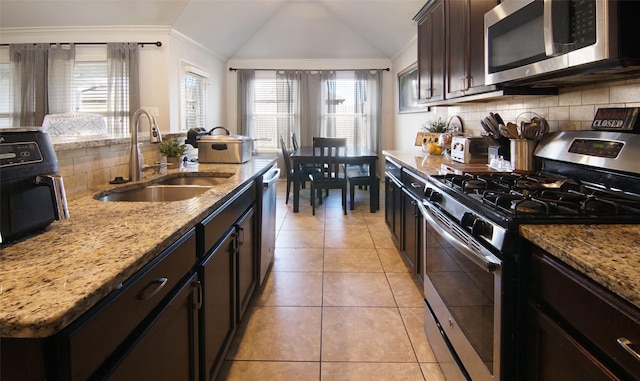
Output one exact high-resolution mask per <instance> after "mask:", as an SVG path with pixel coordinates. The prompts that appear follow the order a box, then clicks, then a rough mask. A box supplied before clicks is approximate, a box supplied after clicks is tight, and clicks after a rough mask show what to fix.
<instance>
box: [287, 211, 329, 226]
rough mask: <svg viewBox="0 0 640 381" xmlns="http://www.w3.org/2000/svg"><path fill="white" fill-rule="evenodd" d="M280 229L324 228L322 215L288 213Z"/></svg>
mask: <svg viewBox="0 0 640 381" xmlns="http://www.w3.org/2000/svg"><path fill="white" fill-rule="evenodd" d="M281 230H324V216H319V215H315V216H313V215H311V214H309V215H306V214H301V213H289V214H288V215H287V217H286V218H285V219H284V222H283V224H282V229H281Z"/></svg>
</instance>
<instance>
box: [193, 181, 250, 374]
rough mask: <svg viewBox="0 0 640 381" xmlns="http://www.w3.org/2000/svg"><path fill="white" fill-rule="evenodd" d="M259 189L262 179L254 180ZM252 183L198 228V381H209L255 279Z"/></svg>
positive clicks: (241, 314)
mask: <svg viewBox="0 0 640 381" xmlns="http://www.w3.org/2000/svg"><path fill="white" fill-rule="evenodd" d="M259 180H260V181H259V183H260V186H261V185H262V183H261V178H260V179H259ZM256 184H258V180H256V182H252V183H250V184H248V185H247V186H245V187H244V188H243V189H242V190H240V191H239V192H238V193H237V194H236V195H235V196H233V197H232V198H230V199H229V200H228V201H227V202H225V204H224V205H223V206H222V207H220V208H219V209H218V210H216V211H215V212H214V213H212V214H211V215H210V216H208V217H207V218H205V219H204V220H203V221H202V223H201V224H199V226H198V233H199V236H200V238H201V240H200V242H201V244H202V245H203V246H202V247H201V248H200V249H199V250H201V251H200V252H202V253H205V254H204V255H203V259H202V260H201V261H200V262H199V263H198V266H197V268H198V274H199V275H200V279H201V282H202V299H203V303H202V308H201V309H200V348H201V351H200V354H201V357H200V359H201V362H200V369H201V370H200V373H201V375H202V376H201V380H202V381H208V380H214V379H215V378H216V377H217V374H218V373H219V371H220V367H221V366H222V363H223V361H224V356H225V355H226V353H227V351H228V350H229V344H230V343H231V341H232V339H233V337H234V334H235V332H236V327H237V326H238V323H239V322H240V321H241V320H242V317H243V316H244V313H245V311H246V308H247V306H248V305H249V302H250V300H251V297H252V296H253V291H254V290H255V288H256V284H257V279H258V267H257V266H258V253H259V251H258V247H257V242H258V238H257V237H258V234H257V229H258V226H257V222H256V216H257V213H256V208H257V206H256V205H255V202H256V200H257V193H256V192H257V189H258V187H257V185H256Z"/></svg>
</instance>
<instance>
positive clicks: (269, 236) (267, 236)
mask: <svg viewBox="0 0 640 381" xmlns="http://www.w3.org/2000/svg"><path fill="white" fill-rule="evenodd" d="M279 177H280V168H278V167H273V168H271V169H270V170H269V171H268V172H267V173H265V175H264V176H263V178H262V184H263V187H264V189H263V190H262V241H261V244H262V247H261V249H260V285H262V284H263V283H264V280H265V278H266V276H267V271H268V270H269V266H271V262H273V254H274V250H275V246H276V185H277V184H278V178H279Z"/></svg>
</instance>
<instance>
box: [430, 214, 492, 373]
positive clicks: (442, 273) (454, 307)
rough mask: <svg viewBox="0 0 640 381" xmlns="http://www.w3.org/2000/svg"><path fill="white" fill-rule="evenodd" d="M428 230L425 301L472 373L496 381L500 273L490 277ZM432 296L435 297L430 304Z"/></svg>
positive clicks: (436, 234) (473, 262)
mask: <svg viewBox="0 0 640 381" xmlns="http://www.w3.org/2000/svg"><path fill="white" fill-rule="evenodd" d="M427 225H428V226H427V248H426V250H427V254H426V264H425V267H426V269H425V297H426V299H427V302H429V304H430V306H431V308H432V309H433V310H434V313H435V314H436V318H438V320H439V322H440V324H441V325H442V326H443V328H444V330H445V333H447V336H448V339H449V340H450V342H451V344H452V345H453V347H454V349H455V351H456V354H457V356H458V357H459V358H460V359H461V360H462V362H463V364H464V366H465V368H466V370H467V371H468V372H469V374H470V375H472V376H473V375H474V374H476V375H478V374H483V375H487V374H491V375H492V376H495V373H494V369H496V368H497V367H494V365H495V364H494V354H495V353H499V352H498V351H497V350H498V347H497V346H495V345H498V344H496V343H497V342H499V338H498V337H496V335H497V334H498V332H499V328H498V325H497V324H496V323H497V322H496V319H499V311H500V304H501V303H500V301H499V300H498V301H496V300H495V295H498V294H497V293H496V292H497V291H498V292H499V290H496V288H500V274H501V272H500V270H497V271H493V272H490V271H488V270H487V268H486V267H484V268H483V267H482V266H481V265H479V264H478V263H476V262H475V261H472V260H470V259H469V257H468V256H467V255H466V254H465V253H463V252H462V251H460V250H458V249H457V248H456V247H455V245H452V244H451V243H450V242H449V241H447V239H446V238H444V237H443V236H441V235H439V234H438V232H437V231H436V230H435V229H433V227H432V225H431V224H427ZM427 278H428V279H427ZM428 289H431V292H429V290H428ZM434 292H435V294H437V296H436V297H435V298H432V299H431V300H429V299H430V295H434V294H433V293H434ZM450 318H453V320H450ZM443 320H444V321H443ZM447 331H449V332H447ZM460 333H462V335H460ZM457 335H458V336H462V337H456V336H457ZM497 340H498V341H497ZM470 352H471V353H470ZM473 352H475V353H473ZM478 368H480V369H478ZM482 368H484V369H482ZM478 372H479V373H478ZM474 379H476V378H475V377H474ZM478 379H485V377H483V376H480V377H479V378H478Z"/></svg>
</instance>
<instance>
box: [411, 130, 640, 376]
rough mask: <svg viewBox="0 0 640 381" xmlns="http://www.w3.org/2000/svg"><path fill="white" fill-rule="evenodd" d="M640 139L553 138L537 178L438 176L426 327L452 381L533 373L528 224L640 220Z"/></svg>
mask: <svg viewBox="0 0 640 381" xmlns="http://www.w3.org/2000/svg"><path fill="white" fill-rule="evenodd" d="M638 152H640V135H638V134H632V133H621V132H607V131H565V132H560V133H553V134H548V135H545V136H544V138H543V139H542V140H541V141H540V142H539V145H538V147H537V148H536V151H535V156H536V157H537V160H538V162H539V163H540V170H539V171H538V172H536V173H534V174H521V173H492V174H486V173H485V174H477V175H474V174H465V175H453V174H447V175H434V176H430V177H429V179H428V182H427V185H426V187H425V192H424V200H423V202H422V203H421V204H419V207H420V209H421V212H422V214H423V217H424V219H425V224H424V226H425V227H424V229H425V230H424V242H423V244H424V253H425V254H424V256H425V258H424V264H425V266H424V267H425V269H424V274H423V277H424V293H425V331H426V332H427V335H428V337H429V340H430V342H431V344H432V347H433V349H434V353H435V354H436V357H437V358H438V361H439V362H440V364H441V368H442V370H443V372H444V373H445V376H446V378H447V380H465V379H466V380H473V381H483V380H494V381H496V380H518V379H525V377H524V375H523V374H519V372H521V371H522V370H520V369H518V364H520V363H521V361H522V359H521V358H520V356H521V355H520V354H519V347H518V342H519V338H520V335H524V332H523V327H524V322H523V321H522V320H523V318H524V316H523V314H524V312H523V311H524V303H525V292H526V285H525V283H526V282H524V281H521V280H523V279H526V273H527V266H526V263H527V257H528V255H529V252H528V249H526V245H523V242H522V240H521V238H520V236H519V233H518V227H519V225H520V224H558V223H562V224H567V223H569V224H574V223H575V224H582V223H585V224H587V223H597V224H620V223H630V224H631V223H633V224H637V223H640V218H639V217H640V165H639V164H638V162H637V155H638Z"/></svg>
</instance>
